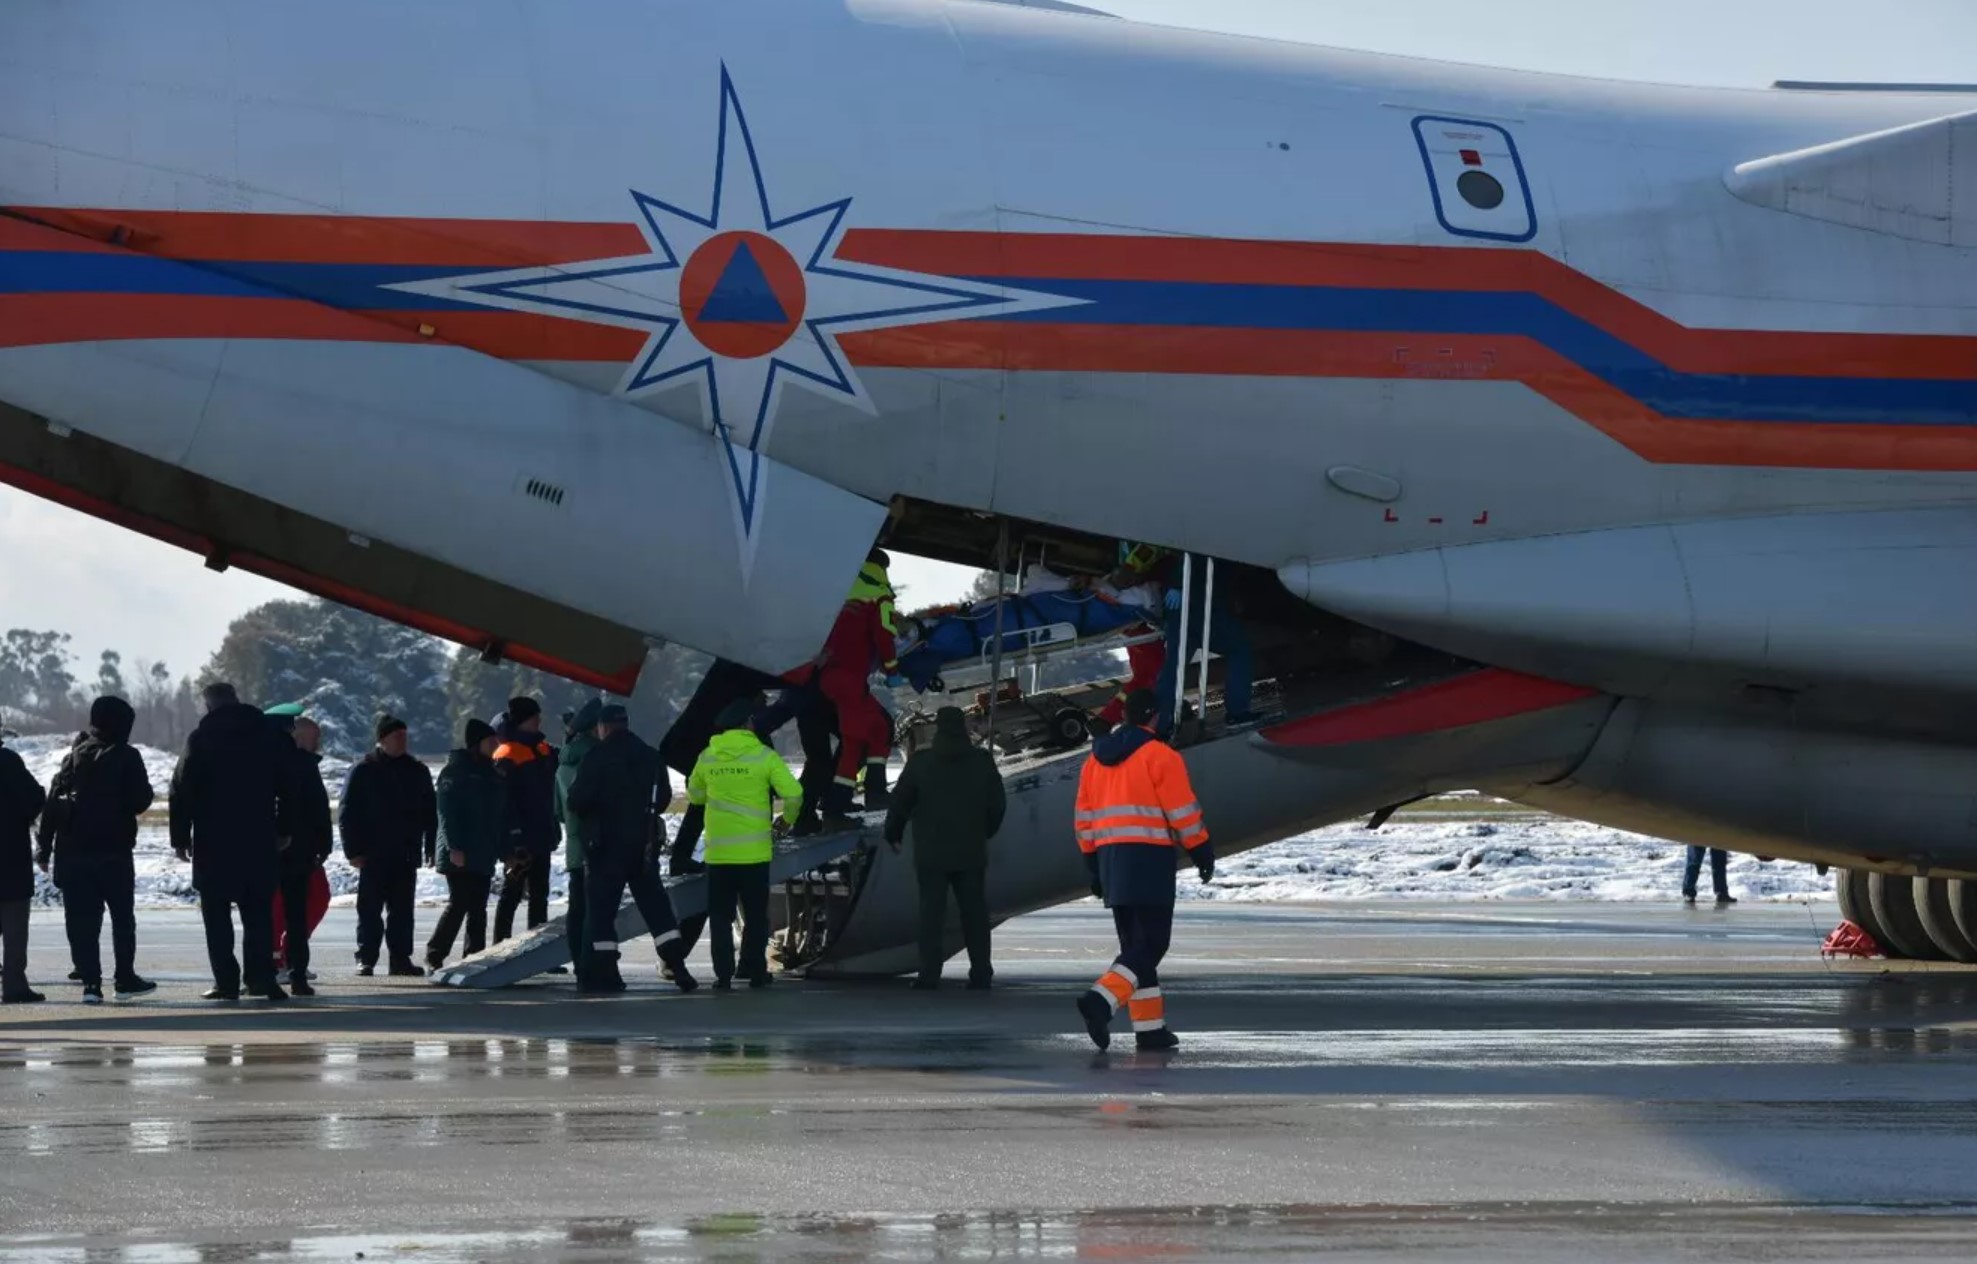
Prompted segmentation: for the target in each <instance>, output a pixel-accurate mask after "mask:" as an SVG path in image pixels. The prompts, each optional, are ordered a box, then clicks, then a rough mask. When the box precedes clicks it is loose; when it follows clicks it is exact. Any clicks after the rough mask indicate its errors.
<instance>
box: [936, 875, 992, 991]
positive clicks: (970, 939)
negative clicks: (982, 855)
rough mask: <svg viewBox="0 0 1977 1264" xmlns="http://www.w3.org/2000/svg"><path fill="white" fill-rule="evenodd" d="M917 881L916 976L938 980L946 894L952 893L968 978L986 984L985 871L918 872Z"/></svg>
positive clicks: (943, 946) (943, 951)
mask: <svg viewBox="0 0 1977 1264" xmlns="http://www.w3.org/2000/svg"><path fill="white" fill-rule="evenodd" d="M918 877H919V879H920V977H921V978H922V979H927V980H932V979H938V978H939V977H940V966H941V962H943V961H945V960H947V952H946V947H947V944H946V934H945V931H946V929H947V893H948V892H949V891H950V890H952V891H953V892H954V903H955V905H956V906H957V907H958V908H959V909H960V912H961V942H962V943H963V944H965V945H967V948H968V977H969V978H970V979H972V980H976V981H979V982H987V981H988V979H989V978H990V977H991V976H993V975H994V974H995V971H994V970H993V969H992V968H991V967H990V966H989V910H988V870H987V869H948V870H941V869H921V870H919V871H918Z"/></svg>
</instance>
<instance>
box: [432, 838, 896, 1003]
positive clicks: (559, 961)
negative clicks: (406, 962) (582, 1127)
mask: <svg viewBox="0 0 1977 1264" xmlns="http://www.w3.org/2000/svg"><path fill="white" fill-rule="evenodd" d="M865 846H866V843H865V835H864V833H862V832H861V833H856V834H851V833H837V834H831V835H827V836H822V837H815V838H802V839H796V840H793V841H785V842H779V843H778V844H777V845H776V856H775V859H774V860H772V861H771V862H770V864H769V883H770V886H771V887H772V888H773V887H775V886H777V885H779V884H781V883H784V882H787V881H789V880H790V879H792V878H797V877H801V876H802V875H803V874H806V873H809V872H810V871H812V870H814V869H817V868H819V867H821V866H824V865H828V864H831V863H833V862H835V861H840V860H844V859H847V858H849V857H851V856H854V855H856V854H857V853H858V852H860V851H861V850H863V849H864V848H865ZM666 894H667V896H669V897H670V898H671V899H672V902H673V913H674V915H675V916H676V917H679V918H680V919H681V920H685V919H686V918H689V917H696V916H699V915H700V914H702V913H705V912H706V911H707V879H706V877H705V876H703V875H699V874H695V875H693V876H691V877H685V878H675V879H673V880H671V881H669V882H667V883H666ZM566 924H567V919H566V918H565V917H552V918H550V919H549V920H548V921H547V922H544V923H543V924H542V925H540V926H538V927H536V928H535V929H534V930H532V931H530V932H528V933H527V934H525V935H521V936H518V937H517V938H514V939H508V940H503V941H502V942H501V943H498V944H495V945H494V946H493V947H491V948H488V949H487V950H486V951H484V952H479V953H476V954H474V955H473V956H471V957H468V958H466V959H464V960H462V961H460V962H459V963H458V964H456V965H451V966H448V967H446V968H445V969H444V970H441V971H439V972H437V973H435V974H433V975H432V976H431V977H430V980H429V981H430V982H432V983H435V984H438V985H439V986H441V987H463V988H500V987H508V986H510V985H511V984H515V983H520V982H521V981H522V980H524V979H529V978H533V977H535V976H536V975H538V974H544V973H546V972H548V971H550V970H553V969H555V968H556V967H557V966H567V965H569V964H570V942H569V936H568V934H567V933H566ZM644 935H645V919H644V918H643V917H641V916H639V912H638V907H637V906H636V905H634V904H633V903H631V902H630V901H629V900H627V901H626V902H625V904H624V905H623V906H622V907H621V908H619V910H618V942H620V943H630V942H632V941H634V940H637V939H640V938H642V937H643V936H644Z"/></svg>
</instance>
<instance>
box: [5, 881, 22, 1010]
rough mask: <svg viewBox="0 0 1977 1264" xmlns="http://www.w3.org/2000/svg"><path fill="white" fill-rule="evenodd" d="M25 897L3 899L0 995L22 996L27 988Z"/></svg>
mask: <svg viewBox="0 0 1977 1264" xmlns="http://www.w3.org/2000/svg"><path fill="white" fill-rule="evenodd" d="M27 915H28V902H27V901H26V900H4V901H0V996H19V995H20V994H21V993H22V992H25V991H27V990H28V988H27Z"/></svg>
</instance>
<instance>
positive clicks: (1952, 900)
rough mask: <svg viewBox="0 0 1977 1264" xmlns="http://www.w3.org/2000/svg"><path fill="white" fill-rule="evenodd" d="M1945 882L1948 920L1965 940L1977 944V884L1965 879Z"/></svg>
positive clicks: (1952, 879)
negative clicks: (1954, 924)
mask: <svg viewBox="0 0 1977 1264" xmlns="http://www.w3.org/2000/svg"><path fill="white" fill-rule="evenodd" d="M1945 881H1946V883H1947V885H1948V887H1949V906H1950V920H1951V921H1954V922H1955V923H1956V928H1957V929H1958V930H1960V931H1962V932H1963V937H1964V938H1965V939H1968V940H1969V941H1970V942H1971V943H1973V944H1977V882H1972V881H1970V880H1968V879H1966V878H1949V879H1946V880H1945Z"/></svg>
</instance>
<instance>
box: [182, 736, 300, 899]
mask: <svg viewBox="0 0 1977 1264" xmlns="http://www.w3.org/2000/svg"><path fill="white" fill-rule="evenodd" d="M294 749H295V743H294V741H293V740H291V739H290V738H289V736H288V735H287V734H286V733H283V732H282V731H281V730H280V729H278V728H276V727H275V725H274V722H273V721H271V720H269V719H268V717H267V716H265V715H263V714H262V713H261V711H260V710H259V709H258V708H256V707H251V706H248V705H247V704H246V703H244V702H235V703H229V704H228V705H226V706H222V707H218V708H216V709H214V710H212V711H209V712H207V713H206V716H205V718H204V719H202V720H200V721H199V727H198V728H196V729H194V730H193V731H192V736H191V737H190V738H188V739H186V743H185V755H184V757H183V758H181V759H180V760H179V763H178V770H177V771H176V772H175V773H173V774H172V793H171V829H172V847H173V848H174V849H176V850H180V851H190V852H191V853H192V885H193V886H194V887H195V888H197V889H198V890H200V891H206V890H207V889H208V888H209V887H212V886H214V885H215V884H218V885H219V886H220V887H221V888H222V889H227V890H233V889H241V888H242V887H243V885H244V887H245V889H248V890H252V889H255V888H259V887H270V888H271V887H272V885H273V883H274V881H275V876H276V868H277V859H276V857H277V843H276V838H277V836H278V835H280V834H287V833H289V832H290V831H289V820H288V816H289V814H290V813H292V812H293V811H294V810H295V798H296V796H295V792H294V789H293V783H292V779H293V777H294V772H295V765H294V763H293V761H292V760H291V758H290V756H291V754H292V753H293V751H294Z"/></svg>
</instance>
